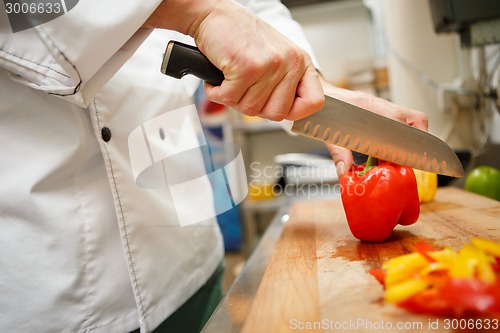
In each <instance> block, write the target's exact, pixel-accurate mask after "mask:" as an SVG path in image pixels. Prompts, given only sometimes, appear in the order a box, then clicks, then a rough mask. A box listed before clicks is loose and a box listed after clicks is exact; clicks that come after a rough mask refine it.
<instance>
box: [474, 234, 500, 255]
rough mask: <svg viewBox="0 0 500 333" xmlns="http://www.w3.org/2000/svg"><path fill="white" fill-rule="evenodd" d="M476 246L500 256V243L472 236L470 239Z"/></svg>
mask: <svg viewBox="0 0 500 333" xmlns="http://www.w3.org/2000/svg"><path fill="white" fill-rule="evenodd" d="M470 241H471V242H472V244H474V246H476V247H477V248H480V249H481V250H483V251H484V252H486V253H488V254H490V255H492V256H495V257H500V244H499V243H495V242H493V241H490V240H487V239H482V238H471V240H470Z"/></svg>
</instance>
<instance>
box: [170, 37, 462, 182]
mask: <svg viewBox="0 0 500 333" xmlns="http://www.w3.org/2000/svg"><path fill="white" fill-rule="evenodd" d="M161 72H162V73H163V74H165V75H168V76H172V77H174V78H177V79H180V78H182V77H183V76H185V75H187V74H192V75H195V76H197V77H199V78H200V79H202V80H204V81H206V82H208V83H210V84H212V85H216V86H217V85H221V84H222V81H224V75H223V73H222V71H220V70H219V69H218V68H217V67H216V66H214V65H213V64H212V63H211V62H210V60H208V58H207V57H206V56H205V55H204V54H203V53H201V51H200V50H199V49H198V48H196V47H195V46H191V45H187V44H184V43H180V42H177V41H170V42H169V43H168V44H167V48H166V51H165V55H164V57H163V62H162V65H161ZM292 131H293V132H295V133H297V134H299V135H302V136H305V137H308V138H311V139H315V140H320V141H324V142H328V143H331V144H334V145H337V146H341V147H344V148H347V149H350V150H353V151H356V152H359V153H362V154H366V155H370V156H374V157H377V158H379V159H381V160H384V161H388V162H393V163H397V164H400V165H405V166H410V167H412V168H415V169H420V170H425V171H430V172H434V173H437V174H442V175H446V176H451V177H457V178H462V177H463V176H464V170H463V166H462V163H461V162H460V160H459V159H458V157H457V154H456V153H455V152H454V151H453V149H451V147H450V146H448V145H447V144H446V143H445V142H444V141H442V140H441V139H439V138H438V137H436V136H434V135H432V134H430V133H427V132H425V131H422V130H419V129H417V128H415V127H411V126H409V125H407V124H404V123H402V122H399V121H396V120H393V119H390V118H387V117H384V116H381V115H379V114H376V113H374V112H371V111H368V110H365V109H363V108H360V107H358V106H355V105H352V104H349V103H346V102H344V101H341V100H338V99H336V98H333V97H330V96H325V104H324V106H323V107H322V108H321V109H320V110H319V111H317V112H316V113H314V114H312V115H310V116H307V117H305V118H303V119H300V120H297V121H295V122H294V124H293V126H292Z"/></svg>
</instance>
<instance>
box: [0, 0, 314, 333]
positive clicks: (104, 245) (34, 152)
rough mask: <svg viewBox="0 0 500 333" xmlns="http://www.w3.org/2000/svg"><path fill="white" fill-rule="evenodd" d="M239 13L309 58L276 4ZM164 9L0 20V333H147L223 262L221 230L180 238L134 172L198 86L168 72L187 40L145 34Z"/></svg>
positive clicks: (207, 225) (262, 0)
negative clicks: (158, 131) (16, 23)
mask: <svg viewBox="0 0 500 333" xmlns="http://www.w3.org/2000/svg"><path fill="white" fill-rule="evenodd" d="M240 2H241V3H244V4H245V5H247V6H248V7H249V8H250V9H252V10H253V11H255V12H256V13H258V14H259V15H260V16H261V17H262V18H264V19H266V20H268V21H269V22H270V23H272V24H273V25H275V26H276V27H277V28H278V29H280V30H281V31H282V32H283V33H284V34H286V35H287V36H289V38H291V39H292V40H294V41H295V42H297V43H298V44H299V45H301V46H302V47H304V48H306V49H307V50H309V51H310V49H309V46H308V44H307V42H306V41H305V38H304V35H303V33H302V31H301V29H300V27H299V26H298V24H296V23H295V22H294V21H292V20H291V19H290V15H289V13H288V12H287V11H286V9H285V8H284V7H283V6H282V5H281V4H280V3H279V1H274V0H253V1H252V0H250V1H240ZM158 3H159V1H158V0H150V1H131V0H129V1H123V0H107V1H102V0H81V1H80V2H79V3H78V5H77V6H76V7H75V8H74V9H72V10H71V11H69V12H68V13H66V14H64V15H63V16H61V17H59V18H57V19H55V20H53V21H50V22H47V23H45V24H42V25H40V26H37V27H35V28H32V29H28V30H25V31H22V32H17V33H15V34H13V33H12V32H11V30H10V27H9V23H8V20H7V17H6V14H5V12H3V11H2V13H0V97H1V99H0V142H1V144H0V156H1V162H0V184H1V185H0V226H1V227H0V309H1V311H0V330H2V331H6V332H91V331H92V332H94V331H95V332H97V331H99V332H101V331H102V332H122V333H123V332H128V331H132V330H134V329H136V328H138V327H140V328H141V332H150V331H152V330H153V329H154V328H155V327H157V326H158V325H159V324H160V323H161V322H162V321H163V320H165V319H166V318H167V317H168V316H169V315H170V314H172V313H173V312H174V311H175V310H176V309H177V308H178V307H179V306H180V305H182V304H183V303H184V302H185V301H186V300H187V299H188V298H189V297H190V296H192V295H193V294H194V293H195V292H196V291H197V290H198V289H199V288H200V287H201V286H202V285H203V284H204V283H205V281H206V280H207V279H208V277H209V276H210V275H211V274H212V273H213V272H214V270H215V268H216V267H217V265H218V264H219V263H220V262H221V260H222V258H223V246H222V238H221V235H220V232H219V229H218V227H217V223H216V221H215V219H212V220H210V221H207V222H204V223H198V224H196V225H192V226H187V227H181V226H180V225H179V223H178V218H177V215H176V209H175V207H174V205H173V204H172V198H171V196H170V194H169V192H168V191H166V190H158V189H149V188H144V187H141V186H138V185H137V183H136V180H135V178H134V176H133V172H132V170H131V161H130V153H129V145H128V137H129V135H130V133H131V132H132V131H133V130H134V129H135V128H137V127H138V126H141V125H142V124H144V123H145V122H147V121H148V120H150V119H153V118H155V117H157V116H159V115H162V114H165V113H167V112H169V111H172V110H176V109H179V108H181V107H184V106H187V105H190V104H192V103H193V95H194V91H195V88H196V86H197V85H198V80H197V79H195V78H192V77H191V78H189V77H186V78H183V79H182V80H175V79H172V78H169V77H167V76H164V75H162V74H161V73H160V72H159V68H160V64H161V60H162V55H163V52H164V48H165V45H166V44H167V42H168V40H169V39H172V38H175V39H177V40H184V41H188V40H189V38H187V37H186V36H183V35H180V34H178V33H174V32H170V31H166V30H154V31H153V32H152V31H150V30H146V29H141V28H140V26H141V25H142V23H143V22H144V21H145V20H146V18H147V17H148V16H149V15H150V14H151V13H152V12H153V11H154V9H155V8H156V6H157V5H158ZM167 130H168V129H167ZM103 131H107V132H106V133H105V134H106V135H105V136H104V137H105V138H103V135H102V134H103ZM109 134H110V136H109ZM106 136H108V137H106ZM208 197H210V195H209V194H208V193H207V198H208ZM193 210H196V207H193Z"/></svg>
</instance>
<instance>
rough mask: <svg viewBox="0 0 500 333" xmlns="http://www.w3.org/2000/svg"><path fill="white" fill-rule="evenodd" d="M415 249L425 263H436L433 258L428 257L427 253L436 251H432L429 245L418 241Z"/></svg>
mask: <svg viewBox="0 0 500 333" xmlns="http://www.w3.org/2000/svg"><path fill="white" fill-rule="evenodd" d="M415 249H416V250H417V252H418V253H419V254H420V255H421V256H423V257H424V258H425V259H426V260H427V261H429V262H436V259H434V258H433V257H431V256H430V255H429V252H433V251H436V249H434V248H433V247H432V246H431V245H430V244H429V243H427V242H424V241H418V242H417V244H415Z"/></svg>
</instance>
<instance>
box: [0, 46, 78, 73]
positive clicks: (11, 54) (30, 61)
mask: <svg viewBox="0 0 500 333" xmlns="http://www.w3.org/2000/svg"><path fill="white" fill-rule="evenodd" d="M0 51H2V52H3V53H6V54H8V55H10V56H13V57H16V58H18V59H21V60H23V61H27V62H29V63H32V64H35V65H38V66H40V67H43V68H46V69H49V70H51V71H53V72H54V73H57V74H59V75H62V76H64V77H66V78H68V79H70V77H69V76H68V75H67V74H66V73H63V72H60V71H58V70H55V69H54V68H52V67H49V66H47V65H43V64H40V63H38V62H36V61H33V60H30V59H26V58H23V57H20V56H18V55H17V54H14V53H11V52H8V51H5V50H3V49H0Z"/></svg>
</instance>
